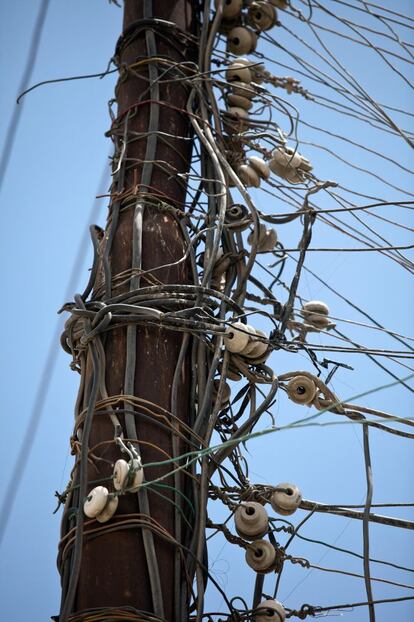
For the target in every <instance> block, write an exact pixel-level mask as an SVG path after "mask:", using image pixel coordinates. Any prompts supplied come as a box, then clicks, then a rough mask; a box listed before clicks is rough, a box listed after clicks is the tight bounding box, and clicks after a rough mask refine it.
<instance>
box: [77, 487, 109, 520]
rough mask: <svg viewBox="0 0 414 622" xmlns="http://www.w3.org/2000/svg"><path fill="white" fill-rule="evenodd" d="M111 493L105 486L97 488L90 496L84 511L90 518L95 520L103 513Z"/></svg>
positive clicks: (84, 505) (93, 489)
mask: <svg viewBox="0 0 414 622" xmlns="http://www.w3.org/2000/svg"><path fill="white" fill-rule="evenodd" d="M108 494H109V491H108V489H107V488H106V487H105V486H95V488H92V490H91V492H90V493H89V494H88V496H87V498H86V500H85V503H84V504H83V511H84V512H85V514H86V516H88V517H89V518H95V517H96V516H98V514H100V513H101V512H102V510H103V509H104V507H105V505H106V502H107V500H108Z"/></svg>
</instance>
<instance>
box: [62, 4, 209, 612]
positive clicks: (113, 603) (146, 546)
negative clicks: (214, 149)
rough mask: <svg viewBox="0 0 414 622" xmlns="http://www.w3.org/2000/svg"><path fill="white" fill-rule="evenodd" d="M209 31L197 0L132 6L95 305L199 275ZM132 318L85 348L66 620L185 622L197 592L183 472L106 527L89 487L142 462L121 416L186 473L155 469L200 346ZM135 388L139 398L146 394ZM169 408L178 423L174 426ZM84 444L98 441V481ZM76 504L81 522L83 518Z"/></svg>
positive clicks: (126, 497) (169, 452)
mask: <svg viewBox="0 0 414 622" xmlns="http://www.w3.org/2000/svg"><path fill="white" fill-rule="evenodd" d="M195 30H196V14H195V2H194V0H171V1H170V2H165V1H163V0H144V1H141V2H138V1H137V0H125V8H124V23H123V34H122V36H121V37H120V39H119V41H118V44H117V48H116V55H115V59H116V62H117V64H118V66H119V69H120V79H119V82H118V85H117V89H116V102H117V112H116V114H115V115H114V119H113V122H112V127H111V130H110V134H111V136H112V138H113V140H114V143H115V157H114V162H113V176H114V183H113V186H112V191H111V194H112V198H111V204H110V209H109V215H108V221H107V225H106V229H105V232H104V233H101V234H99V232H98V233H97V235H96V239H97V245H98V246H99V250H98V253H97V255H98V256H99V261H98V264H97V270H96V275H95V276H96V278H94V283H93V290H92V300H95V301H97V304H98V303H99V304H101V303H104V304H105V305H109V304H111V303H120V302H125V303H126V304H133V301H132V300H131V297H132V298H133V295H134V293H135V294H137V295H138V296H139V294H140V291H141V290H143V291H144V292H145V293H148V291H149V290H148V288H150V287H153V288H154V287H156V286H163V285H165V284H173V285H177V284H178V285H180V284H181V285H182V284H188V283H191V275H190V269H189V265H188V262H187V261H183V260H182V258H183V255H184V254H185V248H186V243H185V240H184V237H183V233H182V229H181V226H180V222H179V220H180V216H179V214H180V213H182V212H183V211H184V209H185V200H186V190H187V188H186V186H187V184H186V173H187V172H188V170H189V166H190V161H191V152H192V135H191V124H190V121H189V116H188V113H187V111H186V104H187V100H188V95H189V83H188V80H187V78H189V77H190V76H191V71H193V69H191V61H193V60H194V59H196V56H197V45H196V38H195V36H194V35H195ZM180 260H181V261H180ZM160 266H163V267H160ZM148 299H149V300H151V294H148ZM83 302H85V301H83ZM78 303H79V304H78V307H79V305H80V306H82V301H79V300H78ZM88 308H92V307H88ZM128 317H129V316H128ZM118 323H120V324H121V326H120V327H115V328H113V326H114V324H113V323H112V324H110V325H109V327H107V328H106V329H105V331H103V332H102V333H98V340H96V339H91V340H90V341H88V339H86V341H87V347H86V348H85V350H84V352H82V351H81V349H80V350H79V352H80V353H79V352H78V355H77V363H78V366H79V368H80V371H81V376H82V381H81V389H80V393H79V397H78V403H77V407H76V416H77V419H78V420H79V421H81V423H80V424H79V425H77V427H76V428H75V430H76V429H77V430H78V433H77V435H76V434H75V435H74V437H73V443H72V445H73V448H74V451H73V452H74V453H76V454H77V456H78V460H77V465H76V467H75V469H74V474H73V480H72V481H73V487H74V488H73V491H71V492H70V493H69V495H68V499H67V502H66V507H65V514H64V518H63V523H62V537H63V539H62V543H61V546H60V553H59V560H58V561H59V565H60V569H61V574H62V586H63V596H62V608H61V614H60V618H59V620H60V622H66V621H67V620H72V619H73V620H82V621H83V620H88V617H87V616H88V615H89V614H88V613H87V612H88V611H89V610H94V609H96V610H97V611H98V612H99V614H100V616H101V617H99V620H102V621H103V620H106V617H105V614H107V615H108V616H109V617H108V620H109V619H113V618H112V617H111V618H110V613H111V614H112V615H114V614H113V612H115V610H117V609H119V608H124V609H125V608H128V607H129V608H131V610H130V611H131V613H130V617H126V618H122V619H125V620H138V619H139V620H141V619H143V620H146V619H147V618H146V617H142V618H141V617H139V616H140V615H141V614H140V613H139V612H143V613H142V615H144V612H146V613H154V614H155V615H156V616H157V617H156V618H154V619H165V620H167V621H169V622H170V621H173V620H174V621H175V622H178V621H179V615H180V614H179V612H180V611H181V612H182V611H183V603H182V600H183V594H185V593H186V592H185V590H184V591H183V590H182V583H183V576H184V575H183V565H182V561H180V560H181V557H180V550H179V547H177V546H175V545H174V543H173V542H172V539H173V538H176V539H177V538H179V539H181V538H184V536H185V534H184V530H185V529H186V528H188V527H186V523H183V522H182V521H181V520H179V519H177V516H179V514H180V512H181V508H180V507H178V508H177V504H178V505H180V504H181V503H182V502H181V501H180V500H179V499H180V498H179V497H177V493H176V490H177V484H178V485H182V482H183V478H182V476H181V475H180V476H179V477H178V479H177V477H176V478H175V479H174V477H173V476H169V477H168V478H167V479H165V480H163V482H162V483H163V485H164V486H163V487H159V488H158V490H157V489H156V488H151V487H149V488H146V489H145V490H144V491H141V492H138V493H135V494H131V493H128V494H123V495H120V496H119V505H118V508H117V510H116V514H115V515H114V517H113V518H112V519H111V520H110V521H108V522H106V523H104V524H100V523H99V522H97V521H96V520H92V521H91V520H90V519H87V518H86V517H84V516H83V515H82V508H83V501H84V497H82V485H83V486H84V487H85V486H86V494H89V492H90V490H91V489H92V488H93V487H94V486H96V485H97V483H96V482H97V481H98V482H99V481H100V480H105V478H106V479H107V483H105V481H104V482H103V483H104V484H105V485H106V486H108V489H109V491H110V492H111V491H113V487H112V481H111V479H110V478H111V476H112V470H113V465H114V463H115V462H116V460H118V459H120V458H125V459H126V460H128V458H127V456H125V455H124V454H122V453H121V450H120V446H119V445H118V444H117V443H116V442H115V440H114V439H115V437H116V436H117V435H118V436H119V434H120V429H118V430H116V428H114V423H113V421H114V417H116V418H118V420H119V422H120V424H121V427H122V435H123V440H124V442H125V443H127V442H128V441H130V442H131V443H132V445H133V446H134V447H135V449H136V450H137V451H138V452H139V453H140V455H141V458H142V463H143V465H144V476H145V480H146V481H147V482H151V481H153V480H154V479H156V478H158V477H160V476H162V475H164V474H165V473H166V472H168V471H170V470H171V468H172V467H171V465H168V466H156V467H148V468H146V467H145V465H146V464H148V463H150V462H158V461H162V460H165V459H166V457H171V456H173V455H175V454H176V453H177V448H178V450H179V451H180V452H182V451H183V449H184V448H185V445H184V444H183V442H182V441H177V438H178V437H175V439H176V440H175V441H173V434H172V432H171V428H172V427H174V425H176V424H174V419H173V417H170V416H169V415H168V414H167V415H166V413H173V415H176V416H177V417H178V418H179V419H181V420H182V421H184V422H187V421H188V411H189V399H190V395H189V391H190V356H191V340H190V339H189V337H188V335H186V333H184V332H175V331H172V330H166V329H163V328H161V327H159V325H151V322H148V321H146V322H142V323H138V324H137V323H131V322H130V321H128V319H125V322H122V321H119V322H118ZM86 325H87V321H86V320H85V326H86ZM89 329H91V325H90V324H89ZM66 337H67V334H66ZM84 341H85V340H84ZM97 361H98V362H99V365H98V364H97ZM97 369H98V371H97ZM97 375H100V376H101V378H100V379H98V380H97V378H96V376H97ZM103 378H104V379H105V381H104V382H102V379H103ZM94 381H96V382H97V383H98V386H97V387H95V388H96V400H95V407H93V408H92V410H93V413H92V414H90V416H91V424H90V431H89V432H86V431H85V430H86V425H87V424H86V423H84V424H82V416H83V420H84V421H87V420H88V416H89V415H88V408H89V409H90V408H91V400H92V402H93V401H94ZM123 396H134V397H135V401H134V400H133V399H127V398H126V397H125V399H123ZM107 398H109V399H107ZM111 398H113V399H112V400H111ZM105 400H107V401H106V402H105V404H106V405H105V407H102V403H103V401H105ZM100 405H101V406H100ZM92 406H93V404H92ZM99 408H101V410H99ZM82 413H83V415H82ZM160 415H163V416H165V417H166V418H167V419H166V420H164V424H163V423H162V419H161V417H160ZM86 434H88V436H89V438H88V439H87V438H86ZM83 442H87V443H88V447H89V454H88V461H87V465H86V466H85V465H84V467H83V468H84V470H85V473H86V475H85V476H82V460H84V457H85V455H84V456H83V457H82V454H81V446H82V443H83ZM174 443H175V448H174V446H173V444H174ZM177 443H178V445H177ZM85 451H86V450H85ZM84 462H85V461H84ZM82 478H83V479H82ZM85 478H87V480H86V483H85ZM108 478H109V479H108ZM174 489H175V490H174ZM79 491H80V492H79ZM74 507H75V508H76V507H77V508H78V509H77V519H76V518H74V516H73V512H72V514H71V510H73V508H74ZM81 515H82V517H81ZM148 517H149V518H148ZM149 521H150V522H149ZM82 522H83V525H82V524H80V523H82ZM143 525H144V526H143ZM145 525H147V527H145ZM148 525H149V526H148ZM154 525H155V528H154V527H153V526H154ZM162 530H165V532H166V534H167V535H166V534H164V535H162ZM187 536H188V534H187ZM76 538H78V539H77V540H76ZM79 542H80V544H79ZM66 545H67V546H66ZM65 546H66V549H65ZM184 598H185V596H184ZM184 609H185V605H184ZM76 616H77V617H76ZM134 616H135V617H134ZM94 619H95V618H94ZM148 619H150V618H148ZM151 619H152V618H151Z"/></svg>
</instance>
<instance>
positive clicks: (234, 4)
mask: <svg viewBox="0 0 414 622" xmlns="http://www.w3.org/2000/svg"><path fill="white" fill-rule="evenodd" d="M214 4H215V7H216V9H218V7H219V5H220V4H221V5H222V6H223V12H222V16H223V17H224V19H231V18H232V17H236V16H237V15H239V14H240V13H241V10H242V6H243V0H224V3H223V0H214Z"/></svg>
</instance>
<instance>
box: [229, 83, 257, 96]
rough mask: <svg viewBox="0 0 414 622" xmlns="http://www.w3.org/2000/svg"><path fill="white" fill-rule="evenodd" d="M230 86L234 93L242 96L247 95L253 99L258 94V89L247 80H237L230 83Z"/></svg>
mask: <svg viewBox="0 0 414 622" xmlns="http://www.w3.org/2000/svg"><path fill="white" fill-rule="evenodd" d="M230 87H231V91H232V93H234V95H240V96H241V97H247V98H248V99H253V97H254V96H255V95H256V91H255V90H254V89H253V88H252V87H250V86H249V85H248V84H246V83H245V82H238V81H237V80H236V81H235V82H232V83H231V84H230Z"/></svg>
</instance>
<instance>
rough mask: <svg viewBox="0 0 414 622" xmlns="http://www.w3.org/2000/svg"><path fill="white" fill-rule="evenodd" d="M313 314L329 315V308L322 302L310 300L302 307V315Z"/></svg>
mask: <svg viewBox="0 0 414 622" xmlns="http://www.w3.org/2000/svg"><path fill="white" fill-rule="evenodd" d="M312 313H320V314H321V315H329V307H328V305H327V304H325V303H324V302H322V301H321V300H310V301H309V302H305V304H304V305H303V306H302V311H301V314H302V315H303V316H307V315H310V314H312Z"/></svg>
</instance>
